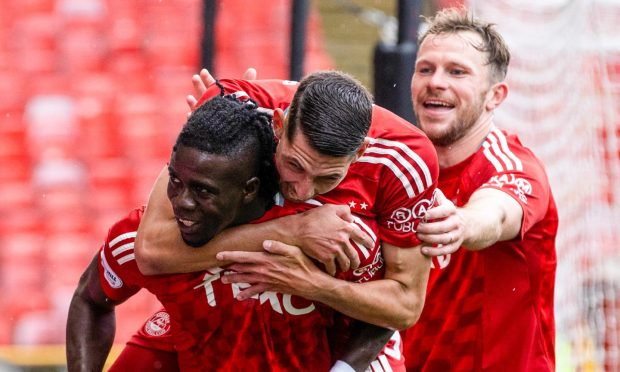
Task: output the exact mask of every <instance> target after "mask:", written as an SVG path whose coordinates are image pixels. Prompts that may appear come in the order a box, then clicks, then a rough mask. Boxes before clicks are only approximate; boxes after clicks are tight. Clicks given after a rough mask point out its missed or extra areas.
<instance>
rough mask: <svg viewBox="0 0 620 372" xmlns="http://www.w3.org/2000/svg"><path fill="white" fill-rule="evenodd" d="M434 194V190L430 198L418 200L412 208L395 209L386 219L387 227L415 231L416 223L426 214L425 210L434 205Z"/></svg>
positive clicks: (395, 229)
mask: <svg viewBox="0 0 620 372" xmlns="http://www.w3.org/2000/svg"><path fill="white" fill-rule="evenodd" d="M435 194H436V192H433V196H432V197H431V198H430V199H421V200H419V201H418V202H417V203H416V204H415V205H414V206H413V207H412V208H406V207H400V208H397V209H395V210H394V211H393V212H392V215H391V217H390V219H389V220H388V221H387V226H388V228H389V229H391V230H394V231H400V232H415V231H416V227H417V226H418V223H419V222H420V221H421V220H422V219H424V217H425V216H426V211H428V210H429V209H430V208H431V207H432V206H434V205H435V200H436V197H435Z"/></svg>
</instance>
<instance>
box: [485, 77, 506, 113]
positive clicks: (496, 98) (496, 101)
mask: <svg viewBox="0 0 620 372" xmlns="http://www.w3.org/2000/svg"><path fill="white" fill-rule="evenodd" d="M487 94H488V96H487V102H486V105H485V108H486V109H487V111H493V110H495V109H496V108H498V107H499V105H501V104H502V102H504V100H505V99H506V97H507V96H508V84H506V83H505V82H503V81H501V82H499V83H495V84H494V85H493V86H492V87H491V89H490V90H489V93H487Z"/></svg>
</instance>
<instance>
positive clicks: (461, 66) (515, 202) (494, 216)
mask: <svg viewBox="0 0 620 372" xmlns="http://www.w3.org/2000/svg"><path fill="white" fill-rule="evenodd" d="M419 45H420V47H419V50H418V55H417V60H416V67H415V72H414V75H413V79H412V82H411V94H412V100H413V106H414V109H415V113H416V117H417V122H418V123H419V125H420V128H421V129H422V130H423V131H424V132H425V133H426V134H427V135H428V137H429V138H430V139H431V141H433V144H434V145H435V149H436V150H437V154H438V156H439V164H440V177H439V187H440V188H441V190H442V191H443V192H444V193H445V195H446V196H447V197H448V198H449V199H450V200H452V201H453V202H454V204H456V207H455V206H454V205H453V204H451V203H444V205H442V206H440V207H437V208H435V209H433V210H431V211H429V212H428V214H427V217H428V218H427V221H428V222H427V223H424V222H423V223H421V224H420V225H418V236H419V237H420V238H421V239H422V240H424V241H427V242H429V243H435V244H446V243H452V244H455V242H456V244H459V245H462V246H463V248H465V249H461V250H459V251H457V252H456V253H452V254H446V255H445V256H440V257H436V258H434V259H433V267H432V269H431V277H430V280H429V286H428V293H427V299H426V305H425V308H424V310H423V312H422V316H421V318H420V320H419V321H418V323H417V324H416V325H415V327H413V328H411V329H410V330H408V331H407V333H406V337H405V356H406V363H407V369H408V370H412V371H553V370H554V369H555V368H554V364H555V362H554V315H553V287H554V277H555V267H556V253H555V242H554V241H555V236H556V232H557V227H558V216H557V210H556V206H555V202H554V200H553V196H552V194H551V190H550V186H549V181H548V179H547V176H546V174H545V171H544V169H543V166H542V164H541V162H540V161H539V160H538V159H537V158H536V157H535V156H534V155H533V154H532V152H531V151H530V150H529V149H527V148H525V147H524V146H523V145H521V143H520V142H519V139H518V138H517V137H516V136H515V135H511V134H509V133H507V132H505V131H503V130H500V129H498V128H496V127H495V126H494V124H493V112H494V110H495V109H496V108H497V107H498V106H499V105H500V104H501V103H502V102H503V101H504V99H505V98H506V95H507V93H508V86H507V84H506V83H505V82H504V78H505V76H506V71H507V67H508V62H509V59H510V53H509V51H508V49H507V47H506V45H505V43H504V41H503V40H502V37H501V36H500V35H499V34H498V33H497V31H496V30H495V29H494V28H493V25H491V24H488V23H483V22H480V21H478V20H475V19H473V17H472V16H471V15H469V14H467V13H466V12H463V11H459V10H454V9H449V10H445V11H442V12H440V13H438V14H437V15H436V16H435V17H434V18H433V19H431V20H430V24H429V28H428V31H426V33H424V34H423V35H422V36H421V38H420V43H419ZM447 231H451V233H446V232H447ZM437 249H438V250H441V248H437Z"/></svg>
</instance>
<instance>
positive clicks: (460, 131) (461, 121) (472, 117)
mask: <svg viewBox="0 0 620 372" xmlns="http://www.w3.org/2000/svg"><path fill="white" fill-rule="evenodd" d="M484 96H485V94H481V95H480V97H478V99H477V100H476V101H475V102H473V103H472V104H471V105H469V106H468V107H467V108H466V109H464V110H459V111H458V112H457V113H456V118H455V120H454V121H453V122H451V123H450V124H448V127H447V128H446V129H445V130H443V131H440V132H437V131H432V130H429V129H430V128H427V127H426V126H425V125H424V124H422V121H421V120H420V117H419V116H418V114H417V113H416V120H417V122H418V123H420V128H421V129H422V131H423V132H424V133H425V134H426V135H427V137H428V138H429V139H430V140H431V142H432V143H433V145H435V146H437V147H448V146H450V145H453V144H454V143H455V142H457V141H458V140H460V139H461V138H463V137H465V135H466V134H467V133H468V132H469V130H470V129H471V128H472V127H473V126H474V125H475V124H476V123H477V122H478V120H479V119H480V117H481V116H482V114H483V112H484ZM432 125H433V124H430V126H432Z"/></svg>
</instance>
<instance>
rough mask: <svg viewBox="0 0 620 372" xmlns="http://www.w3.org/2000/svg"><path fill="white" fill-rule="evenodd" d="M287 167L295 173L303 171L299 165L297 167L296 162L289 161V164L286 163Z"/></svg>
mask: <svg viewBox="0 0 620 372" xmlns="http://www.w3.org/2000/svg"><path fill="white" fill-rule="evenodd" d="M288 166H289V167H290V168H291V169H292V170H294V171H295V172H301V171H303V170H304V169H303V168H302V167H301V165H299V164H298V163H297V162H294V161H289V162H288Z"/></svg>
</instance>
